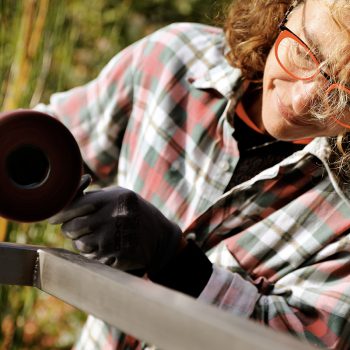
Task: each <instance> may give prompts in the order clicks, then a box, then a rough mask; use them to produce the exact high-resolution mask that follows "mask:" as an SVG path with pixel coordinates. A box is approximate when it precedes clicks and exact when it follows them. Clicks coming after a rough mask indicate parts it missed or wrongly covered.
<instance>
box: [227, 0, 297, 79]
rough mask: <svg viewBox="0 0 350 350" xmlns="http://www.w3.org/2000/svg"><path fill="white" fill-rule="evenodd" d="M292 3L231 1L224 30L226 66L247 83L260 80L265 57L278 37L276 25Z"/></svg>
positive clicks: (278, 0)
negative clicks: (238, 72)
mask: <svg viewBox="0 0 350 350" xmlns="http://www.w3.org/2000/svg"><path fill="white" fill-rule="evenodd" d="M291 3H292V0H249V1H233V3H232V4H231V6H230V7H229V9H228V11H227V14H226V18H225V22H224V31H225V34H226V39H227V43H228V45H229V47H230V52H229V53H228V54H227V59H228V61H229V63H230V64H231V65H233V66H235V67H238V68H240V69H241V71H242V74H243V76H244V77H246V78H247V79H249V80H261V79H262V75H263V71H264V67H265V62H266V59H267V56H268V54H269V52H270V50H271V48H272V46H273V44H274V42H275V40H276V37H277V35H278V25H279V23H280V22H281V21H282V19H283V16H284V14H285V12H286V11H287V9H288V7H289V6H290V5H291Z"/></svg>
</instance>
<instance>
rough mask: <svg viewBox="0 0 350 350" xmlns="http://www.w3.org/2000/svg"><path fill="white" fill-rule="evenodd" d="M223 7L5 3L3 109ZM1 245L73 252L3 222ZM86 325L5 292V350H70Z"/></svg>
mask: <svg viewBox="0 0 350 350" xmlns="http://www.w3.org/2000/svg"><path fill="white" fill-rule="evenodd" d="M224 1H225V0H94V1H89V2H87V1H83V0H15V1H13V0H0V106H1V110H11V109H15V108H27V107H33V106H35V105H36V104H37V103H38V102H39V101H42V102H48V99H49V96H50V95H51V94H52V93H53V92H56V91H63V90H66V89H69V88H72V87H74V86H77V85H80V84H84V83H86V82H88V81H89V80H91V79H93V78H94V77H95V76H96V75H97V74H98V72H99V71H100V70H101V68H102V67H103V66H104V65H105V64H106V63H107V62H108V60H109V59H110V58H111V57H112V56H114V54H115V53H117V52H118V51H120V50H121V49H122V48H123V47H125V46H127V45H128V44H130V43H132V42H134V41H136V40H138V39H140V38H141V37H144V36H145V35H147V34H149V33H151V32H153V31H154V30H156V29H158V28H160V27H162V26H164V25H166V24H169V23H172V22H179V21H186V22H201V23H211V24H213V23H214V24H215V23H218V22H217V18H219V17H220V15H219V14H220V12H221V10H222V8H223V5H224ZM227 1H228V0H226V2H227ZM0 240H6V241H10V242H17V243H23V244H26V243H28V244H37V245H44V246H51V247H63V248H66V249H70V243H69V242H67V241H65V240H64V239H63V238H62V237H61V235H60V234H59V228H57V227H52V226H50V225H48V224H47V223H46V222H43V223H37V224H32V225H29V224H20V223H14V222H6V221H5V220H3V219H0ZM0 268H2V267H0ZM84 320H85V315H84V314H83V313H81V312H79V311H78V310H75V309H73V308H72V307H70V306H68V305H66V304H64V303H62V302H60V301H58V300H57V299H55V298H53V297H51V296H48V295H46V294H44V293H41V292H39V291H37V290H35V289H33V288H29V287H15V286H11V287H8V286H0V349H1V350H10V349H11V350H16V349H69V348H70V347H71V345H72V344H73V342H74V339H75V337H76V336H77V332H78V331H79V328H80V327H81V325H82V323H83V322H84Z"/></svg>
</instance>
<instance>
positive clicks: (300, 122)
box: [276, 94, 311, 126]
mask: <svg viewBox="0 0 350 350" xmlns="http://www.w3.org/2000/svg"><path fill="white" fill-rule="evenodd" d="M276 105H277V110H278V112H279V114H280V115H281V117H282V118H283V119H284V120H286V121H287V122H288V123H289V124H292V125H296V126H310V125H311V123H310V121H309V120H305V117H304V116H300V115H296V114H295V113H294V112H293V111H292V110H291V109H290V108H289V107H287V106H286V105H285V104H283V103H282V101H281V99H280V97H279V96H278V95H277V94H276Z"/></svg>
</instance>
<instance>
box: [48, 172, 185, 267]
mask: <svg viewBox="0 0 350 350" xmlns="http://www.w3.org/2000/svg"><path fill="white" fill-rule="evenodd" d="M89 183H90V180H89V178H88V176H85V177H84V176H83V178H82V182H81V185H80V192H81V194H80V195H78V196H77V197H76V199H75V200H73V202H72V203H71V204H69V205H68V206H67V207H66V208H64V210H62V211H61V212H60V213H58V214H57V215H55V216H54V217H52V218H51V219H50V220H49V222H50V223H51V224H62V232H63V234H64V235H65V236H67V237H68V238H70V239H72V241H73V246H74V247H75V248H76V249H77V250H78V251H79V252H80V253H81V254H82V255H84V256H86V257H88V258H92V259H96V260H99V261H100V262H102V263H104V264H106V265H110V266H112V267H116V268H119V269H121V270H124V271H134V270H141V271H142V270H143V271H147V272H151V273H154V272H157V271H158V270H159V269H161V268H162V267H164V266H165V265H166V264H167V263H168V262H169V261H170V260H171V259H172V258H173V257H174V256H175V255H176V253H177V250H178V248H179V246H180V242H181V237H182V232H181V230H180V228H179V227H178V226H177V225H176V224H175V223H172V222H171V221H169V220H168V219H167V218H166V217H165V216H164V215H163V214H162V213H161V212H160V211H159V210H158V209H157V208H155V207H154V206H153V205H152V204H150V203H149V202H147V201H146V200H144V199H143V198H141V197H140V196H139V195H138V194H136V193H135V192H133V191H130V190H128V189H125V188H121V187H109V188H105V189H102V190H97V191H90V192H86V193H85V194H83V190H84V189H85V187H87V186H88V185H89Z"/></svg>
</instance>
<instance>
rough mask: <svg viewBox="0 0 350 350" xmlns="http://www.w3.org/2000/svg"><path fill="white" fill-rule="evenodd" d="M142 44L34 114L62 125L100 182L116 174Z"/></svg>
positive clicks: (135, 45) (127, 49) (52, 97)
mask: <svg viewBox="0 0 350 350" xmlns="http://www.w3.org/2000/svg"><path fill="white" fill-rule="evenodd" d="M144 41H145V40H141V41H139V42H137V43H135V44H134V45H131V46H130V47H128V48H126V49H124V50H123V51H121V52H120V53H119V54H117V55H116V56H115V57H114V58H113V59H112V60H111V61H110V62H109V63H108V65H107V66H106V67H105V68H104V69H103V70H102V71H101V73H100V74H99V76H98V77H97V78H96V79H94V80H93V81H91V82H89V83H88V84H86V85H84V86H80V87H76V88H73V89H71V90H69V91H67V92H62V93H56V94H53V95H52V96H51V98H50V102H49V104H47V105H44V104H39V105H38V106H36V107H35V109H36V110H39V111H42V112H45V113H48V114H50V115H52V116H53V117H55V118H57V119H59V120H60V121H61V122H62V123H63V124H65V125H66V126H67V127H68V128H69V130H70V131H71V132H72V134H73V136H74V137H75V139H76V141H77V143H78V145H79V147H80V150H81V152H82V156H83V159H84V162H85V163H86V164H87V165H88V167H89V168H90V169H91V170H92V171H93V172H94V174H95V175H96V176H97V177H98V178H99V179H100V180H108V178H112V177H113V176H114V175H115V173H116V172H117V164H118V159H119V154H120V148H121V144H122V139H123V135H124V132H125V129H126V126H127V123H128V120H129V117H130V114H131V111H132V102H133V95H134V75H135V69H137V67H138V60H139V58H140V57H141V56H142V49H143V44H144Z"/></svg>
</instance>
